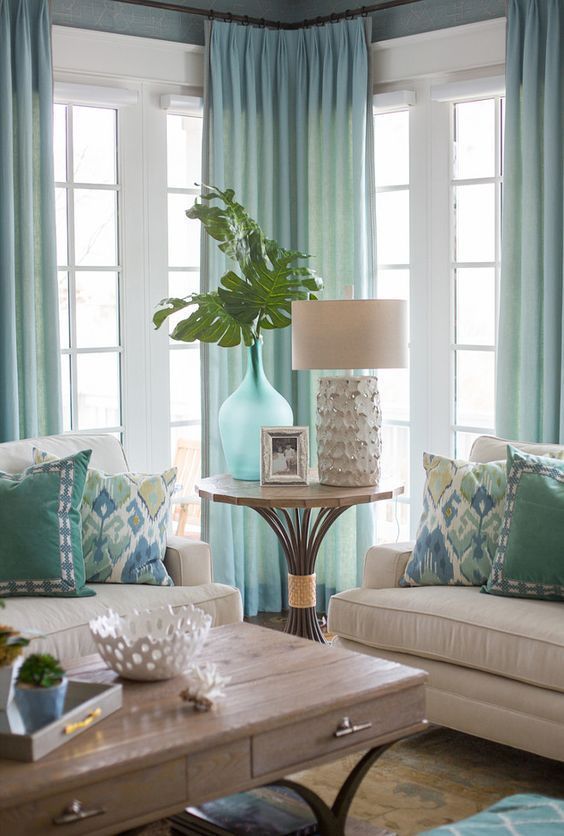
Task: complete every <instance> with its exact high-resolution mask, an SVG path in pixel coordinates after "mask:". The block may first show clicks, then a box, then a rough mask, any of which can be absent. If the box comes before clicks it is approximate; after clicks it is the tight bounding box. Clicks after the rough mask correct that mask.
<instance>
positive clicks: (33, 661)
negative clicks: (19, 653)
mask: <svg viewBox="0 0 564 836" xmlns="http://www.w3.org/2000/svg"><path fill="white" fill-rule="evenodd" d="M67 684H68V682H67V678H66V676H65V672H64V670H63V668H62V667H61V665H60V663H59V660H58V659H55V657H54V656H50V655H49V654H48V653H33V654H32V655H31V656H28V657H27V659H26V660H25V661H24V663H23V664H22V666H21V668H20V671H19V674H18V680H17V682H16V696H15V701H16V706H17V707H18V710H19V712H20V714H21V717H22V720H23V721H24V723H25V727H26V730H27V731H28V732H32V731H35V730H36V729H39V728H41V727H42V726H46V725H47V724H48V723H52V722H53V720H58V719H59V717H60V716H61V714H62V713H63V708H64V705H65V695H66V692H67Z"/></svg>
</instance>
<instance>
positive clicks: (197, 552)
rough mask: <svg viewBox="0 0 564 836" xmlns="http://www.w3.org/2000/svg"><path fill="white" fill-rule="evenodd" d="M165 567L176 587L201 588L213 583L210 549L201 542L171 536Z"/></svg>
mask: <svg viewBox="0 0 564 836" xmlns="http://www.w3.org/2000/svg"><path fill="white" fill-rule="evenodd" d="M164 565H165V566H166V570H167V572H168V573H169V575H170V577H171V578H172V580H173V581H174V583H175V584H176V586H200V585H201V584H204V583H211V582H212V562H211V552H210V547H209V546H208V544H207V543H202V542H201V541H200V540H189V539H188V538H187V537H175V536H172V535H170V534H169V536H168V537H167V545H166V554H165V559H164Z"/></svg>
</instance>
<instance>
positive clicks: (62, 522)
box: [0, 450, 94, 597]
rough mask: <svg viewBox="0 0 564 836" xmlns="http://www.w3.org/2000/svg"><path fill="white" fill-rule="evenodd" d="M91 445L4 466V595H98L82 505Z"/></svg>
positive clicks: (0, 518) (0, 496)
mask: <svg viewBox="0 0 564 836" xmlns="http://www.w3.org/2000/svg"><path fill="white" fill-rule="evenodd" d="M89 459H90V450H83V451H82V452H80V453H77V454H76V455H75V456H68V457H67V458H64V459H57V461H55V462H46V463H44V464H38V465H34V466H32V467H28V468H27V470H24V472H23V473H20V474H8V473H1V472H0V532H1V536H0V595H10V596H11V595H26V596H27V595H57V596H73V597H74V596H77V595H79V596H80V595H94V592H92V590H90V589H88V587H86V586H85V585H84V581H85V573H84V558H83V555H82V527H81V523H80V505H81V502H82V496H83V493H84V485H85V481H86V470H87V467H88V461H89Z"/></svg>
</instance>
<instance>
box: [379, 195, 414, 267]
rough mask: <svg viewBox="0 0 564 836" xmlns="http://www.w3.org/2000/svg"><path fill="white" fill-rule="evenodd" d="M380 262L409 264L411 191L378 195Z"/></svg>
mask: <svg viewBox="0 0 564 836" xmlns="http://www.w3.org/2000/svg"><path fill="white" fill-rule="evenodd" d="M376 232H377V251H376V252H377V257H378V263H379V264H409V192H408V191H407V189H406V190H402V191H399V192H382V193H380V194H378V195H376Z"/></svg>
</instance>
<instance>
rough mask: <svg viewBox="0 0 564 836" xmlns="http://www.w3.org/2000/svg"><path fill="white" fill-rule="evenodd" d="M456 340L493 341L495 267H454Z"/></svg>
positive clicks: (475, 342)
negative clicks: (455, 268) (456, 268)
mask: <svg viewBox="0 0 564 836" xmlns="http://www.w3.org/2000/svg"><path fill="white" fill-rule="evenodd" d="M456 342H457V343H463V344H466V345H493V344H494V342H495V271H494V269H493V268H489V267H468V268H459V269H458V270H456Z"/></svg>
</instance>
